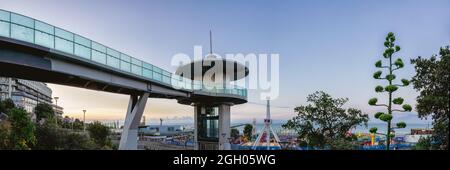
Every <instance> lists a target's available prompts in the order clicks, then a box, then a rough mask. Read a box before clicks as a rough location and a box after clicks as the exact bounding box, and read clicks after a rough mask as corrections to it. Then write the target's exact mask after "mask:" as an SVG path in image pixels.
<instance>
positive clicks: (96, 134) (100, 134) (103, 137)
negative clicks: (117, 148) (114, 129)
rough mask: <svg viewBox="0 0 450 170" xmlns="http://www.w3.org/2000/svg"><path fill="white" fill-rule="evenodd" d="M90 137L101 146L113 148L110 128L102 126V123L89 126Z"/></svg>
mask: <svg viewBox="0 0 450 170" xmlns="http://www.w3.org/2000/svg"><path fill="white" fill-rule="evenodd" d="M87 130H88V132H89V136H90V137H91V138H92V139H93V140H94V142H95V143H96V144H97V145H98V146H100V147H105V146H111V141H110V139H109V134H110V131H109V128H108V127H106V126H104V125H102V124H101V123H100V122H98V121H96V122H94V123H92V124H91V125H89V126H88V128H87Z"/></svg>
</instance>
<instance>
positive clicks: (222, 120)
mask: <svg viewBox="0 0 450 170" xmlns="http://www.w3.org/2000/svg"><path fill="white" fill-rule="evenodd" d="M230 131H231V130H230V105H227V104H221V105H219V150H231V145H230V141H229V138H230Z"/></svg>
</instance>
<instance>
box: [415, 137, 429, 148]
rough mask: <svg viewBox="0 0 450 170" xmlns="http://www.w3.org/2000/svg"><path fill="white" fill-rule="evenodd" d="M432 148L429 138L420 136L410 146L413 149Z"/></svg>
mask: <svg viewBox="0 0 450 170" xmlns="http://www.w3.org/2000/svg"><path fill="white" fill-rule="evenodd" d="M431 148H432V144H431V138H429V137H421V138H419V141H418V142H417V143H416V145H415V146H414V147H413V148H412V149H413V150H430V149H431Z"/></svg>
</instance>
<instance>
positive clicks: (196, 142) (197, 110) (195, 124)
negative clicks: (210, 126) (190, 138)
mask: <svg viewBox="0 0 450 170" xmlns="http://www.w3.org/2000/svg"><path fill="white" fill-rule="evenodd" d="M200 110H201V108H200V106H197V105H195V106H194V150H198V137H197V135H198V125H197V123H198V114H199V111H200Z"/></svg>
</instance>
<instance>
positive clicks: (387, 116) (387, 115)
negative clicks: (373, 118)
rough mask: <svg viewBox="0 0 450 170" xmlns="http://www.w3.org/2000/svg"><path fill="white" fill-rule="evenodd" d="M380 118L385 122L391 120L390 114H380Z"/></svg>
mask: <svg viewBox="0 0 450 170" xmlns="http://www.w3.org/2000/svg"><path fill="white" fill-rule="evenodd" d="M379 119H380V120H382V121H385V122H389V121H391V120H392V115H390V114H382V115H380V118H379Z"/></svg>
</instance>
